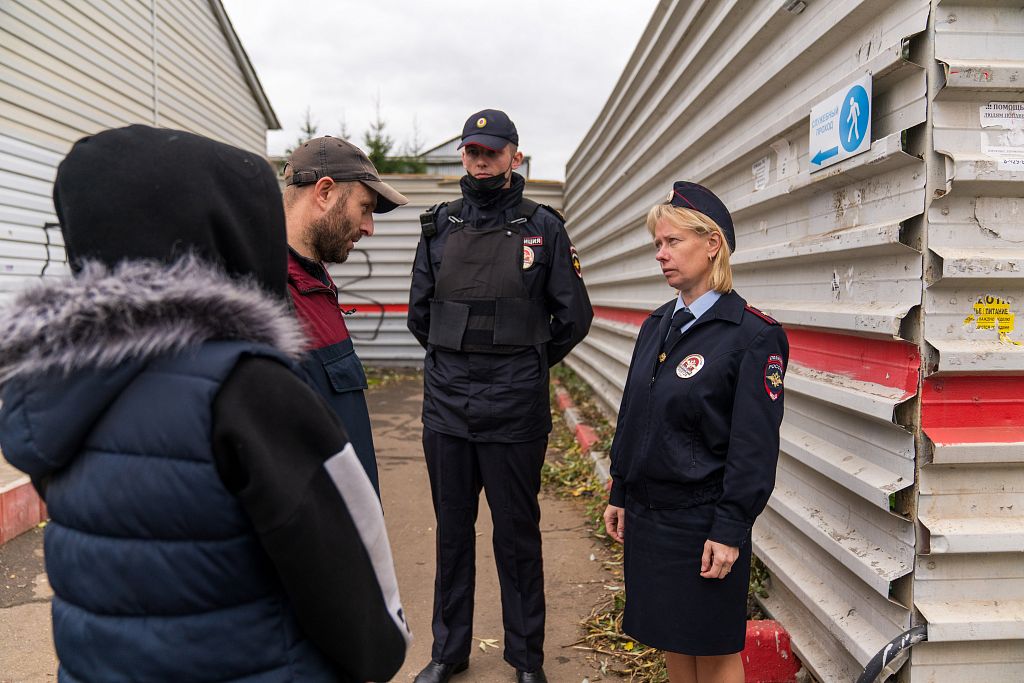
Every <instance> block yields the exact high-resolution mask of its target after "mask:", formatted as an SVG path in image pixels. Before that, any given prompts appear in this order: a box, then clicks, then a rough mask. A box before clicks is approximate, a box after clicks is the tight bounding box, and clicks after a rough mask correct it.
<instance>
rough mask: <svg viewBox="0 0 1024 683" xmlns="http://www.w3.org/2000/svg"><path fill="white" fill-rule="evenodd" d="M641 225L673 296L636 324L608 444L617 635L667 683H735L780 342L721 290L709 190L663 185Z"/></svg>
mask: <svg viewBox="0 0 1024 683" xmlns="http://www.w3.org/2000/svg"><path fill="white" fill-rule="evenodd" d="M647 229H648V230H649V231H650V233H651V235H652V236H653V238H654V246H655V249H656V250H657V251H656V253H655V259H656V260H657V261H658V264H659V265H660V266H661V271H662V274H663V275H664V277H665V280H666V281H667V282H668V284H669V285H670V286H671V287H672V288H674V289H676V290H677V291H678V293H679V294H678V296H677V297H675V298H674V299H672V300H671V301H669V302H668V303H666V304H665V305H663V306H661V307H660V308H658V309H657V310H656V311H654V312H653V313H651V315H650V316H649V317H648V318H647V320H646V321H645V322H644V323H643V326H642V327H641V328H640V335H639V337H638V339H637V342H636V348H635V350H634V352H633V359H632V362H631V363H630V368H629V375H628V379H627V381H626V387H625V391H624V393H623V397H622V405H621V408H620V409H619V418H618V424H617V427H616V433H615V440H614V442H613V444H612V454H611V458H612V467H611V474H612V488H611V494H610V498H609V505H608V507H607V509H606V510H605V513H604V519H605V525H606V528H607V530H608V533H609V535H611V536H612V537H613V538H615V539H616V540H618V541H619V542H622V543H624V544H625V579H626V606H625V614H624V618H623V630H624V631H625V632H626V633H628V634H629V635H630V636H632V637H633V638H635V639H636V640H638V641H639V642H641V643H644V644H646V645H649V646H651V647H655V648H658V649H661V650H664V651H665V653H666V663H667V665H668V670H669V680H670V681H671V682H672V683H682V682H691V681H700V682H702V683H704V682H711V681H714V682H715V683H730V682H735V683H742V681H743V663H742V660H741V658H740V655H739V652H740V651H741V650H742V649H743V645H744V636H745V625H746V595H747V583H748V581H749V574H750V528H751V526H752V525H753V523H754V519H755V518H756V517H757V515H758V514H759V513H760V512H761V510H763V509H764V506H765V504H766V503H767V501H768V496H769V495H770V494H771V492H772V487H773V486H774V482H775V466H776V461H777V459H778V453H779V426H780V424H781V422H782V404H783V378H784V376H785V373H786V365H787V363H788V360H789V343H788V342H787V340H786V334H785V332H784V331H783V330H782V327H781V326H780V325H779V323H777V322H776V321H775V320H772V319H771V318H770V317H768V316H767V315H765V314H764V313H761V312H760V311H758V310H757V309H755V308H752V307H750V306H748V305H747V303H746V301H744V300H743V298H742V297H741V296H740V295H739V294H737V293H736V292H735V291H733V289H732V271H731V268H730V265H729V257H730V255H731V253H732V251H733V250H734V249H735V246H736V242H735V239H736V238H735V232H734V229H733V225H732V218H731V217H730V215H729V211H728V210H727V209H726V208H725V205H724V204H722V202H721V200H719V199H718V197H716V196H715V195H714V194H713V193H712V192H711V191H710V190H708V189H707V188H705V187H702V186H701V185H697V184H696V183H690V182H682V181H680V182H676V183H675V184H674V186H673V188H672V195H671V198H670V199H669V200H668V201H667V202H665V203H664V204H659V205H657V206H655V207H653V208H652V209H651V210H650V211H649V212H648V214H647Z"/></svg>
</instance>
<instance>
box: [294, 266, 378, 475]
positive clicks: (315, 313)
mask: <svg viewBox="0 0 1024 683" xmlns="http://www.w3.org/2000/svg"><path fill="white" fill-rule="evenodd" d="M288 293H289V294H290V295H291V299H292V304H293V306H294V308H295V314H296V316H297V317H298V319H299V321H300V322H301V323H302V327H303V330H304V331H305V333H306V336H307V337H308V338H309V340H310V342H311V344H312V348H311V349H310V350H309V351H308V352H307V354H306V358H305V359H304V360H303V362H302V367H303V368H304V369H305V370H306V373H307V374H308V375H309V378H310V380H312V382H313V384H314V385H315V386H316V388H317V389H318V390H319V391H320V393H321V394H322V395H323V397H324V398H325V399H327V402H328V403H329V404H330V406H331V408H333V409H334V412H335V413H336V414H337V415H338V417H339V418H340V419H341V422H342V424H344V425H345V431H346V432H348V435H349V439H350V440H351V441H352V446H353V447H354V448H355V451H356V456H357V457H358V458H359V462H360V463H362V465H363V468H364V469H365V470H366V475H367V476H368V477H369V478H370V482H371V483H372V484H373V488H374V489H375V490H377V491H378V493H379V492H380V485H379V483H378V477H377V457H376V454H375V452H374V448H373V433H372V431H371V428H370V414H369V411H368V410H367V407H366V396H365V395H364V394H363V392H364V391H365V390H366V387H367V384H366V373H365V372H364V370H363V364H362V363H361V362H360V360H359V356H358V355H356V351H355V347H353V345H352V339H351V337H350V335H349V332H348V326H347V325H346V324H345V314H344V313H343V312H342V309H341V305H340V304H339V303H338V288H337V287H336V286H335V284H334V280H332V279H331V276H330V274H329V273H328V272H327V269H326V268H324V266H323V264H322V263H319V262H317V261H313V260H311V259H308V258H306V257H304V256H301V255H300V254H298V253H296V252H295V251H294V250H293V249H291V248H289V249H288Z"/></svg>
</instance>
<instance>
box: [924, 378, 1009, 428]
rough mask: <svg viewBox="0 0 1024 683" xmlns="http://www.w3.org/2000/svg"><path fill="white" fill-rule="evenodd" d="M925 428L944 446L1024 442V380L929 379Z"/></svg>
mask: <svg viewBox="0 0 1024 683" xmlns="http://www.w3.org/2000/svg"><path fill="white" fill-rule="evenodd" d="M921 426H922V428H923V429H924V431H925V433H927V434H928V437H929V438H930V439H932V441H934V442H936V443H941V444H948V443H1017V442H1024V377H992V376H985V377H938V378H931V379H926V380H925V381H924V383H923V386H922V389H921Z"/></svg>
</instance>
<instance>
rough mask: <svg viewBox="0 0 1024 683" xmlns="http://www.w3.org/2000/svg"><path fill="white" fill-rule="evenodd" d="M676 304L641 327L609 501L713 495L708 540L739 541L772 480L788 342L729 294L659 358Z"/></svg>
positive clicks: (686, 503) (676, 503) (668, 503)
mask: <svg viewBox="0 0 1024 683" xmlns="http://www.w3.org/2000/svg"><path fill="white" fill-rule="evenodd" d="M674 307H675V300H674V299H673V300H672V301H670V302H668V303H667V304H665V305H664V306H661V307H660V308H658V309H657V310H656V311H654V312H653V313H652V314H651V315H650V317H648V318H647V320H646V321H644V324H643V326H642V327H641V328H640V335H639V337H638V338H637V342H636V348H635V349H634V351H633V359H632V361H630V367H629V375H628V378H627V380H626V388H625V391H624V392H623V395H622V405H621V407H620V408H619V417H618V424H617V426H616V430H615V439H614V441H613V443H612V453H611V460H612V466H611V475H612V489H611V498H610V503H611V504H612V505H616V506H618V507H625V500H626V496H627V495H629V496H631V497H633V498H635V499H636V500H638V501H641V502H642V503H644V504H647V505H649V506H651V507H652V508H666V509H667V508H684V507H690V506H691V505H693V504H694V503H696V502H703V501H704V500H706V498H702V497H703V496H706V495H707V494H708V492H711V499H712V500H715V499H717V503H716V507H715V519H714V522H713V524H712V527H711V531H710V533H709V534H708V538H710V539H711V540H713V541H717V542H719V543H724V544H726V545H730V546H736V547H738V546H740V545H742V544H743V543H744V542H746V541H747V540H748V539H749V537H750V528H751V526H752V525H753V523H754V519H755V518H756V517H757V515H759V514H760V513H761V511H762V510H763V509H764V506H765V504H767V502H768V497H769V496H770V495H771V492H772V488H774V486H775V466H776V463H777V461H778V456H779V426H780V425H781V423H782V412H783V407H782V403H783V387H782V382H783V377H784V375H785V370H786V366H787V364H788V363H789V342H788V341H787V339H786V333H785V332H784V331H783V330H782V327H781V326H780V325H779V324H778V323H777V322H775V321H774V320H772V319H771V318H769V317H768V316H766V315H765V314H763V313H761V312H760V311H757V310H756V309H753V308H750V307H748V306H747V305H746V302H745V301H744V300H743V298H742V297H740V296H739V295H738V294H736V293H735V292H729V293H728V294H723V295H722V297H721V298H720V299H719V300H718V301H717V302H716V303H715V304H714V306H712V307H711V309H710V310H709V311H707V313H705V314H704V315H703V316H701V317H700V319H698V320H697V321H696V322H694V323H693V325H692V326H691V327H690V328H689V329H688V330H686V332H685V333H683V335H682V338H681V339H680V340H679V341H678V342H677V343H676V345H675V347H673V348H672V350H671V351H670V352H669V353H668V356H667V358H666V359H665V361H664V362H663V363H659V362H658V354H659V352H660V351H661V347H662V340H663V339H664V338H665V335H666V333H667V332H668V326H669V321H670V319H671V317H672V311H673V309H674ZM718 491H721V493H720V494H719V493H718ZM627 533H628V530H627Z"/></svg>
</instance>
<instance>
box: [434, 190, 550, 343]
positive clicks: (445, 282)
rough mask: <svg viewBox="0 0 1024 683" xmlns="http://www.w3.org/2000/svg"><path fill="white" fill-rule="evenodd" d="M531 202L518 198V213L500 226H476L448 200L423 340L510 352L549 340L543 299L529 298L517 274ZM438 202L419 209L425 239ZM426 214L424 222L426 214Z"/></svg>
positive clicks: (520, 273)
mask: <svg viewBox="0 0 1024 683" xmlns="http://www.w3.org/2000/svg"><path fill="white" fill-rule="evenodd" d="M538 206H539V205H538V204H537V203H536V202H533V201H530V200H528V199H524V200H523V201H522V202H521V203H520V205H519V207H518V209H517V212H518V217H517V218H516V219H514V220H513V221H511V222H510V223H507V224H506V225H503V226H497V227H493V228H484V229H480V228H476V227H475V226H473V225H472V224H470V223H466V222H463V221H462V220H461V219H460V218H459V217H458V216H459V212H460V210H461V208H462V202H461V200H460V201H455V202H452V203H451V204H449V205H448V209H449V216H450V218H449V220H450V221H451V222H452V224H453V225H452V228H451V229H450V230H449V233H448V239H447V241H446V242H445V246H444V251H443V253H442V256H441V267H440V270H439V272H438V273H437V276H436V277H437V279H436V282H435V285H434V298H433V299H432V300H431V302H430V331H429V336H428V342H429V343H430V344H432V345H434V346H436V347H438V348H442V349H447V350H450V351H468V352H478V353H502V354H510V353H517V352H519V351H522V350H523V348H524V347H529V346H536V345H539V344H544V343H546V342H547V341H548V340H550V339H551V329H550V318H551V316H550V315H549V314H548V312H547V308H546V306H545V304H544V300H543V299H531V298H530V292H529V291H528V290H527V288H526V284H525V283H524V280H523V278H524V275H523V267H522V266H523V234H522V232H521V231H522V228H523V226H525V225H526V222H527V220H529V219H530V218H531V217H532V216H533V213H534V212H535V211H536V210H537V208H538ZM437 208H438V207H435V208H434V209H433V210H431V211H429V212H427V213H425V214H423V216H422V217H421V223H422V225H423V228H424V230H423V234H424V237H425V238H429V237H431V236H432V235H431V234H428V223H429V227H430V228H433V230H434V231H436V225H435V224H434V216H435V214H436V210H437ZM428 216H429V221H428V220H427V217H428Z"/></svg>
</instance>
